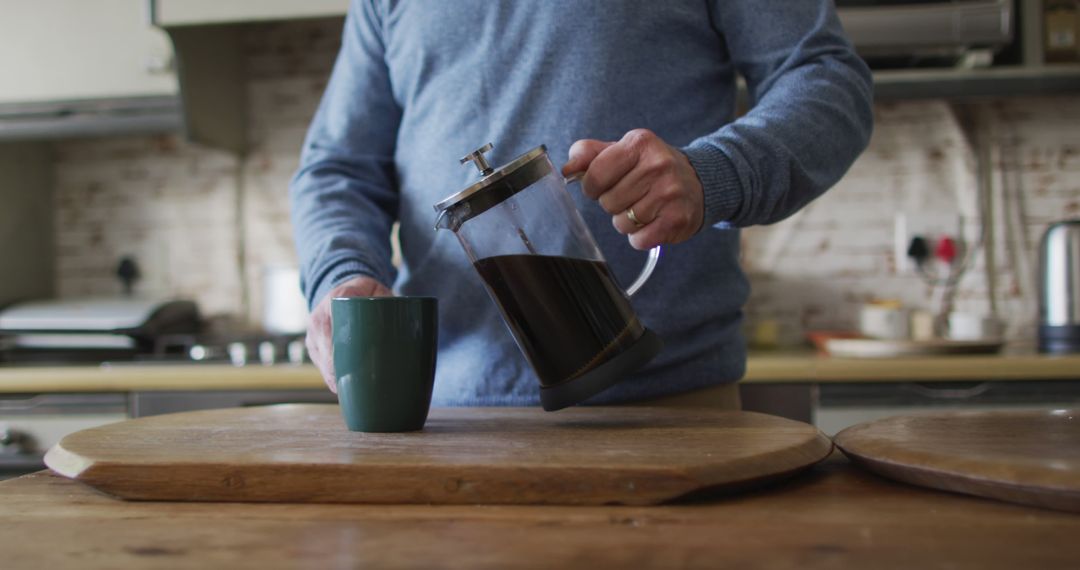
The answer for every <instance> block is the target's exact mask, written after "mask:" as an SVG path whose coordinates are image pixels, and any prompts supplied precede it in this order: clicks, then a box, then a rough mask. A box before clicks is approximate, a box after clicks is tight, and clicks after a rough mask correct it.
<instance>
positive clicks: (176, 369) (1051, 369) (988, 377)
mask: <svg viewBox="0 0 1080 570" xmlns="http://www.w3.org/2000/svg"><path fill="white" fill-rule="evenodd" d="M957 380H971V381H999V380H1080V355H1071V356H1047V355H1041V354H1002V355H972V356H958V355H954V356H936V357H915V358H888V359H845V358H829V357H822V356H817V355H815V354H813V353H811V352H794V353H791V352H777V353H752V354H751V355H750V358H749V361H748V363H747V372H746V377H745V378H744V379H743V382H746V383H774V384H775V383H814V382H905V381H918V382H932V381H957ZM323 386H324V384H323V382H322V380H321V379H320V378H319V374H318V372H317V371H316V369H315V367H314V366H312V365H304V366H292V365H277V366H258V365H252V366H244V367H234V366H229V365H227V364H150V365H138V364H115V365H112V366H24V367H15V366H10V365H9V366H2V367H0V393H20V392H38V393H40V392H129V391H144V390H145V391H162V390H193V391H198V390H303V389H322V388H323Z"/></svg>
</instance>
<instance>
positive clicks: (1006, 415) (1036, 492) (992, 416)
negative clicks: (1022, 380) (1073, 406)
mask: <svg viewBox="0 0 1080 570" xmlns="http://www.w3.org/2000/svg"><path fill="white" fill-rule="evenodd" d="M835 440H836V444H837V446H839V447H840V449H842V450H843V452H844V453H845V454H847V455H848V456H849V457H851V458H852V459H853V460H855V461H856V462H857V463H859V464H862V465H864V466H865V467H867V468H868V469H870V470H872V471H875V472H878V473H880V474H882V475H884V476H886V477H891V478H893V479H897V480H899V481H904V482H907V483H911V484H914V485H923V486H927V487H933V488H937V489H944V490H947V491H954V492H957V493H967V494H971V495H979V496H983V497H991V498H995V499H1001V500H1003V501H1012V502H1016V503H1023V504H1028V505H1036V506H1040V507H1047V508H1051V509H1060V510H1066V511H1074V512H1080V410H1055V411H1043V410H1038V411H1036V410H1030V411H979V412H975V411H972V412H939V413H928V414H919V415H911V416H899V417H893V418H887V419H883V420H877V421H873V422H869V423H866V424H861V425H857V426H854V427H850V428H848V429H846V430H844V431H842V432H840V433H839V434H837V435H836V438H835Z"/></svg>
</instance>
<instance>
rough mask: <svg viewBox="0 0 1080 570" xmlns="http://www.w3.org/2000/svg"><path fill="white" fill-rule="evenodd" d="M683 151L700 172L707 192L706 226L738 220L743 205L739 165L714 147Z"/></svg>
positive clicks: (689, 148)
mask: <svg viewBox="0 0 1080 570" xmlns="http://www.w3.org/2000/svg"><path fill="white" fill-rule="evenodd" d="M682 151H683V154H685V155H686V157H687V158H689V159H690V165H691V166H693V167H694V170H696V171H697V175H698V179H699V180H701V187H702V189H703V190H704V192H705V225H706V226H712V225H716V224H718V223H722V222H730V221H731V220H734V219H735V218H736V217H737V216H738V213H739V209H740V208H741V207H742V202H743V192H742V182H740V180H739V173H738V171H737V170H736V169H735V164H734V163H733V162H732V161H731V159H730V158H728V156H727V155H726V154H724V153H723V152H722V151H720V150H719V149H717V148H716V147H713V146H710V145H691V146H688V147H686V148H684V149H682Z"/></svg>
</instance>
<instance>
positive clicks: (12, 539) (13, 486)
mask: <svg viewBox="0 0 1080 570" xmlns="http://www.w3.org/2000/svg"><path fill="white" fill-rule="evenodd" d="M0 520H3V521H4V525H3V532H0V552H2V553H3V565H4V567H6V568H67V567H78V568H80V570H91V569H94V568H109V569H117V568H119V569H122V568H136V567H137V568H199V569H201V568H238V567H253V568H278V567H289V568H318V569H324V568H387V567H395V568H402V567H409V568H469V569H473V568H481V569H482V568H499V569H503V568H511V569H512V568H540V567H545V568H588V569H590V570H592V569H596V568H617V567H634V568H675V567H681V568H720V567H724V568H781V569H782V568H810V569H813V568H860V569H862V568H902V569H904V570H910V569H911V568H930V567H933V568H955V569H966V568H972V569H975V568H979V569H982V568H1075V567H1076V561H1077V560H1080V541H1077V540H1076V537H1077V536H1080V516H1077V515H1072V514H1068V513H1063V512H1056V511H1050V510H1041V509H1036V508H1031V507H1023V506H1017V505H1012V504H1007V503H1001V502H997V501H992V500H987V499H979V498H972V497H965V496H960V495H953V494H948V493H944V492H938V491H931V490H924V489H920V488H916V487H911V486H906V485H901V484H898V483H892V482H889V481H887V480H884V479H881V478H878V477H876V476H874V475H870V474H868V473H865V472H863V471H861V470H858V469H857V468H855V467H853V466H852V465H850V464H849V463H848V462H847V461H846V460H845V459H843V458H841V457H837V456H834V458H832V459H830V460H828V461H827V462H826V463H824V464H823V465H822V466H819V467H818V468H815V469H814V470H812V471H810V472H808V473H804V474H802V475H801V476H798V477H797V478H795V479H793V480H789V481H787V482H783V483H780V484H778V485H775V486H773V487H770V488H768V489H765V490H760V491H756V492H751V493H748V494H743V495H734V496H728V497H720V498H715V497H714V498H712V499H709V500H702V501H699V502H695V503H688V504H680V505H666V506H658V507H520V506H518V507H513V506H427V505H403V506H385V505H384V506H373V505H284V504H282V505H270V504H239V503H227V504H205V503H154V502H130V503H129V502H124V501H119V500H116V499H112V498H108V497H106V496H104V495H100V494H98V493H96V492H93V491H91V490H89V489H87V488H86V487H83V486H81V485H79V484H78V483H74V482H72V481H69V480H67V479H63V478H61V477H58V476H55V475H52V474H49V473H47V472H41V473H37V474H34V475H28V476H26V477H22V478H20V479H15V480H11V481H7V482H4V483H0Z"/></svg>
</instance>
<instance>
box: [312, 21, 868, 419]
mask: <svg viewBox="0 0 1080 570" xmlns="http://www.w3.org/2000/svg"><path fill="white" fill-rule="evenodd" d="M736 73H739V74H741V75H742V76H743V77H744V78H745V79H746V83H747V86H748V89H749V95H750V99H751V102H752V103H753V107H752V110H751V111H750V112H749V113H748V114H746V115H745V116H742V117H740V118H737V119H736V118H735V116H734V115H735V97H736V83H735V76H736ZM871 123H872V107H871V80H870V74H869V71H868V69H867V68H866V66H865V65H864V64H863V62H862V61H861V60H860V59H859V58H858V57H857V56H856V55H855V54H854V53H853V51H852V48H851V45H850V44H849V42H848V41H847V39H846V38H845V36H844V34H843V30H842V29H841V27H840V24H839V22H838V20H837V17H836V14H835V9H834V7H833V3H832V1H831V0H672V1H664V2H646V1H618V2H615V1H604V0H546V1H544V2H524V1H511V0H506V1H499V2H491V1H487V0H455V1H453V2H443V1H439V0H429V1H423V0H421V1H397V0H354V1H353V2H352V5H351V6H350V10H349V15H348V17H347V18H346V21H345V29H344V34H343V44H342V47H341V52H340V54H339V56H338V59H337V62H336V64H335V66H334V70H333V74H332V76H331V79H330V82H329V85H328V86H327V88H326V93H325V95H324V96H323V100H322V103H321V105H320V106H319V110H318V112H317V114H316V116H315V119H314V121H313V122H312V125H311V128H310V131H309V133H308V136H307V140H306V142H305V145H304V150H303V155H302V158H301V165H300V168H299V171H298V172H297V173H296V176H295V178H294V180H293V182H292V186H291V191H290V198H291V205H292V220H293V226H294V229H295V234H296V243H297V248H298V251H299V255H300V260H301V264H302V271H301V273H302V286H303V289H304V292H305V294H306V296H307V299H308V302H309V304H310V306H311V308H312V319H311V323H312V324H311V327H310V329H309V331H308V346H309V349H310V352H311V355H312V358H313V359H314V361H315V363H316V364H317V365H318V367H319V369H320V370H321V371H322V373H323V376H324V378H325V380H326V382H327V384H328V385H329V386H330V388H331V390H333V389H334V380H333V362H332V355H331V350H332V345H331V339H330V335H331V333H330V316H329V304H330V303H329V300H330V298H331V297H336V296H368V295H390V294H393V293H392V291H393V292H396V293H397V294H401V295H431V296H436V297H438V298H439V301H440V315H439V318H440V337H439V364H438V370H437V372H436V382H435V395H434V404H435V405H535V404H537V403H538V402H539V389H538V388H539V385H538V383H537V380H536V378H535V376H534V374H533V372H532V370H531V369H530V367H529V365H528V363H527V361H526V360H525V358H524V357H523V356H522V354H521V352H520V351H519V350H518V348H517V346H516V345H515V343H514V340H513V338H512V337H511V335H510V333H509V331H508V330H507V329H506V326H505V325H504V324H503V322H502V319H501V318H500V315H499V312H498V308H497V306H496V305H495V303H493V302H492V301H491V300H490V299H489V298H488V296H487V293H486V291H485V288H484V286H483V283H482V281H481V280H480V278H479V277H478V276H477V274H476V272H475V271H474V269H473V268H472V266H471V265H470V263H469V260H468V258H467V257H466V254H465V252H464V251H462V249H461V246H460V245H459V244H458V243H457V240H456V239H455V238H454V235H453V234H452V233H451V232H435V231H434V230H433V229H432V227H433V223H434V219H435V216H434V211H433V209H432V205H433V204H435V203H436V202H438V201H440V200H441V199H443V198H445V197H447V196H449V195H450V194H453V193H455V192H457V191H458V190H460V189H462V188H464V187H465V186H467V185H469V184H471V183H473V182H474V181H475V173H474V172H470V169H467V168H462V167H461V166H459V164H458V158H459V157H461V156H464V155H465V154H467V153H468V152H470V151H472V150H473V149H475V148H477V147H479V146H480V145H482V144H484V143H486V142H488V141H493V142H494V143H495V149H494V151H493V152H492V153H490V154H489V159H490V162H491V163H492V164H493V165H499V164H503V163H506V162H507V161H509V160H511V159H513V158H514V157H516V156H517V155H519V154H521V153H523V152H525V151H527V150H529V149H531V148H533V147H535V146H538V145H540V144H545V145H547V147H548V149H549V152H550V154H551V156H552V157H553V159H554V160H556V161H558V160H559V157H567V162H566V164H565V165H564V167H563V170H564V172H566V173H570V172H577V171H585V172H586V176H585V178H584V181H583V185H582V189H583V190H582V192H574V199H575V201H576V202H577V206H578V208H579V210H580V211H581V213H582V216H583V217H584V218H585V220H586V223H587V224H588V225H589V226H590V229H591V230H592V233H593V235H594V237H595V238H596V240H597V243H598V244H599V247H600V249H601V251H602V252H603V254H604V256H605V258H606V260H607V262H608V264H609V265H610V266H611V268H612V270H613V272H614V273H615V275H616V276H617V278H619V280H620V281H621V282H623V283H627V282H629V280H630V279H631V278H632V277H633V276H634V275H636V274H637V272H638V271H639V270H640V267H641V265H642V263H643V259H644V254H643V253H641V252H640V251H638V250H643V249H647V248H650V247H652V246H653V245H656V244H665V255H664V257H663V259H662V260H661V262H660V265H659V267H658V268H657V269H656V272H655V273H654V274H653V276H652V278H651V279H650V281H649V282H648V283H647V284H646V285H645V286H644V287H643V288H642V289H641V291H640V292H638V293H637V294H636V295H635V296H634V298H633V300H632V302H633V306H634V309H635V310H636V311H637V314H638V316H639V317H640V319H641V321H642V322H643V323H645V324H646V325H647V326H648V327H649V328H651V329H653V330H654V331H656V333H657V334H659V336H660V337H661V338H662V339H663V340H664V343H665V348H664V350H663V351H662V352H661V353H660V355H659V356H658V357H657V358H655V359H654V360H653V361H652V362H651V363H650V364H649V365H648V366H646V367H645V368H643V369H641V370H640V371H638V372H637V373H636V374H634V375H633V376H631V377H629V378H627V379H626V380H625V381H623V382H621V383H620V384H618V385H616V386H615V387H613V388H611V389H609V390H607V391H605V392H603V393H601V394H599V395H598V396H596V397H594V398H592V399H591V400H590V402H592V403H622V402H635V401H650V402H663V401H664V399H665V398H666V399H668V400H672V401H673V400H677V399H682V400H684V401H691V402H697V403H707V402H718V403H720V404H721V405H735V404H734V403H735V402H737V399H734V398H733V396H732V395H733V394H736V392H735V391H734V384H733V383H734V382H735V381H737V380H738V379H739V378H740V377H741V376H742V375H743V373H744V371H745V361H746V351H745V345H744V342H743V340H742V338H741V336H740V332H739V324H740V321H741V307H742V305H743V304H744V302H745V301H746V298H747V295H748V291H749V288H748V285H747V281H746V278H745V276H744V274H743V272H742V270H741V269H740V267H739V259H738V258H739V230H738V228H740V227H745V226H749V225H752V224H767V223H772V222H776V221H779V220H781V219H783V218H785V217H787V216H788V215H790V214H792V213H793V212H795V211H796V210H798V209H799V208H800V207H802V206H804V205H805V204H806V203H808V202H809V201H810V200H812V199H814V198H815V197H817V196H819V195H820V194H821V193H822V192H824V191H825V190H826V189H828V188H829V187H830V186H832V185H833V184H834V183H835V182H836V181H837V180H838V179H839V178H840V177H841V176H842V175H843V173H844V172H845V171H846V170H847V168H848V167H849V166H850V165H851V163H852V162H853V161H854V159H855V157H856V156H857V155H858V154H859V153H860V152H861V151H862V150H863V148H864V147H865V146H866V144H867V142H868V139H869V136H870V131H871ZM631 210H632V211H633V213H634V214H633V217H634V218H636V220H637V223H635V222H634V220H633V219H631V217H630V215H629V213H630V211H631ZM395 221H397V222H400V224H401V226H400V242H401V248H402V261H403V264H402V267H401V268H400V270H399V271H396V270H395V268H394V267H393V265H392V264H391V247H390V230H391V226H392V225H393V224H394V222H395ZM612 226H614V227H612ZM627 238H629V245H628V244H627Z"/></svg>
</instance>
